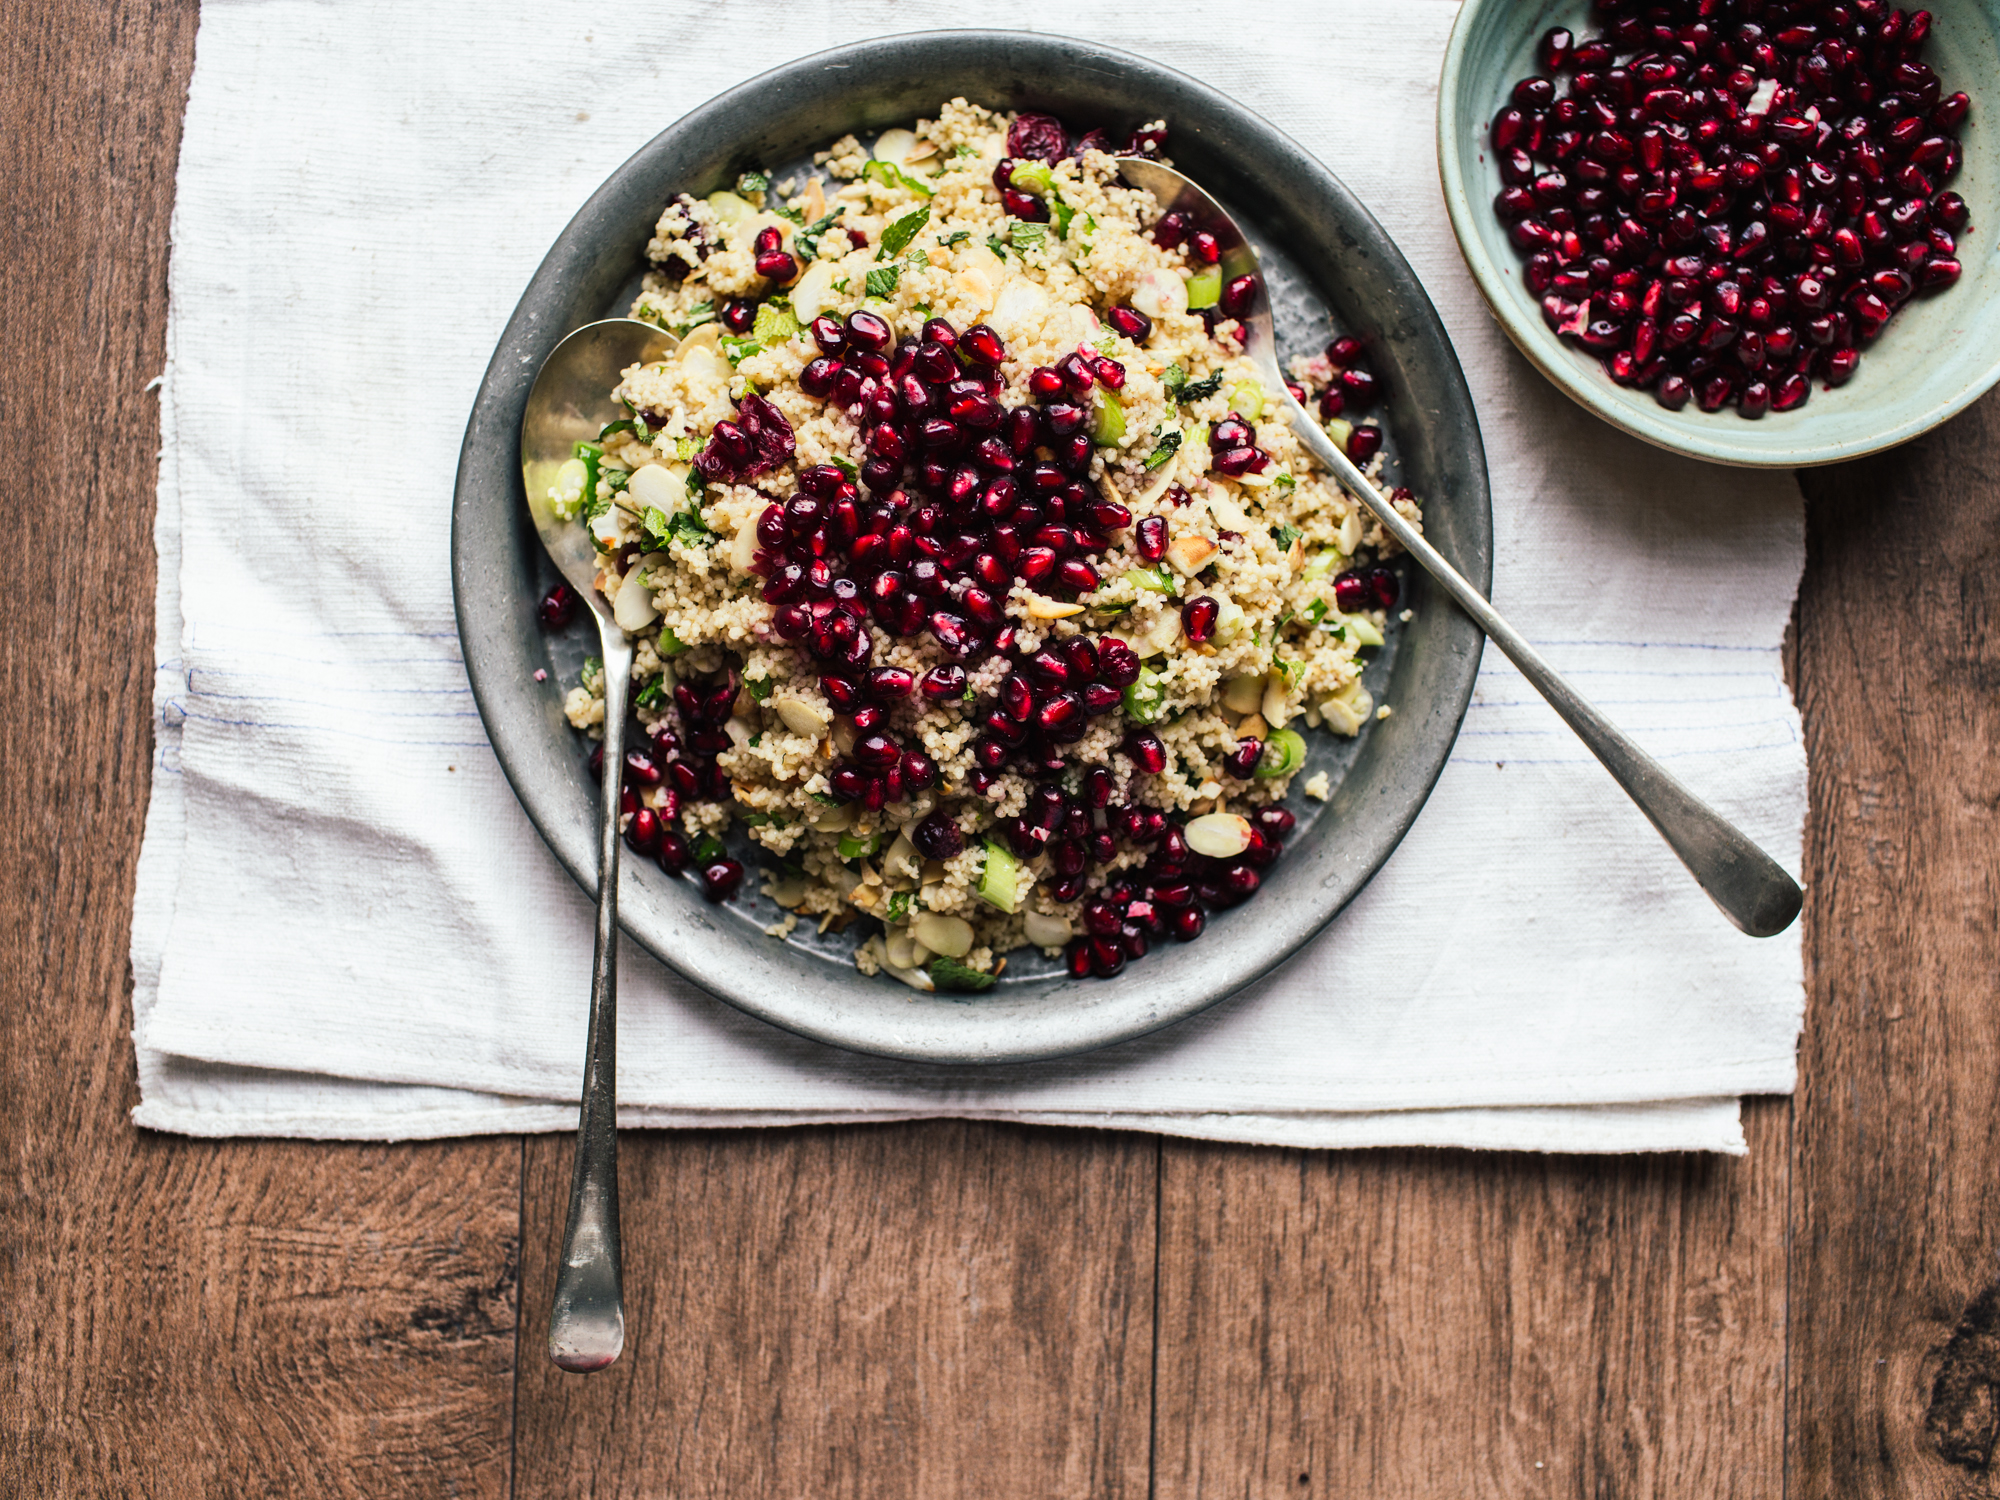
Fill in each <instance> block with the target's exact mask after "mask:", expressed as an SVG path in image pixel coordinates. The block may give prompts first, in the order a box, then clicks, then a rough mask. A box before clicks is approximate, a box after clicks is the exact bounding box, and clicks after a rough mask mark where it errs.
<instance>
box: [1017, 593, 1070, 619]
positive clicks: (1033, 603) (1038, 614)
mask: <svg viewBox="0 0 2000 1500" xmlns="http://www.w3.org/2000/svg"><path fill="white" fill-rule="evenodd" d="M1082 613H1083V606H1082V605H1081V604H1058V603H1057V602H1056V601H1055V600H1053V599H1044V598H1043V597H1042V596H1041V595H1040V594H1030V595H1028V618H1029V619H1031V620H1067V619H1068V618H1069V617H1070V616H1071V615H1080V614H1082Z"/></svg>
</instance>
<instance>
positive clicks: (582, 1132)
mask: <svg viewBox="0 0 2000 1500" xmlns="http://www.w3.org/2000/svg"><path fill="white" fill-rule="evenodd" d="M597 633H598V637H599V639H600V640H601V641H602V643H603V656H604V776H603V792H602V794H601V797H600V802H599V811H598V858H597V948H596V952H595V954H594V955H593V957H592V959H591V965H590V1039H589V1041H588V1042H587V1043H585V1046H584V1055H583V1111H582V1118H581V1120H580V1121H579V1123H578V1126H577V1133H576V1166H575V1169H574V1171H573V1172H572V1174H571V1177H570V1188H569V1222H568V1223H567V1224H566V1225H565V1226H564V1228H563V1245H562V1260H561V1262H560V1263H559V1264H558V1265H557V1267H556V1295H555V1305H554V1307H553V1308H552V1309H551V1311H550V1314H549V1358H550V1359H552V1360H554V1361H555V1362H556V1363H557V1364H558V1365H560V1366H561V1367H562V1368H563V1369H565V1370H572V1371H575V1372H577V1373H579V1374H587V1373H588V1372H590V1371H592V1370H601V1369H603V1368H604V1367H605V1366H606V1365H608V1364H610V1363H611V1362H612V1361H613V1360H615V1359H617V1358H618V1355H619V1353H620V1351H622V1350H623V1349H624V1347H625V1292H624V1281H623V1277H622V1275H621V1274H620V1269H619V1248H618V843H619V840H618V792H619V787H620V785H621V784H622V782H623V779H624V777H623V772H624V766H625V710H626V701H625V700H626V695H627V694H628V693H629V691H630V690H631V683H632V642H631V640H630V639H629V638H628V637H627V636H626V634H625V632H624V631H622V630H620V629H619V628H618V626H617V624H616V623H615V622H613V621H611V620H608V619H606V618H605V617H604V616H603V615H602V614H600V615H598V617H597Z"/></svg>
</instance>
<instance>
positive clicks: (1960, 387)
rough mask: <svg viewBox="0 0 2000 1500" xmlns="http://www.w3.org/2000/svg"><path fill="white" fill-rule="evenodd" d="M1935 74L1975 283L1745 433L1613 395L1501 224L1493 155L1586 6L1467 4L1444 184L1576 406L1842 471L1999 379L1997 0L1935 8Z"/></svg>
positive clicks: (1678, 448)
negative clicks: (1953, 149) (1510, 107)
mask: <svg viewBox="0 0 2000 1500" xmlns="http://www.w3.org/2000/svg"><path fill="white" fill-rule="evenodd" d="M1933 10H1934V14H1935V16H1936V23H1935V25H1934V27H1933V29H1932V32H1931V37H1930V41H1929V43H1928V45H1927V46H1926V48H1925V51H1924V60H1925V61H1926V62H1928V63H1929V64H1930V65H1931V66H1932V67H1933V68H1935V69H1936V70H1937V72H1938V74H1939V76H1940V77H1941V78H1942V79H1943V81H1944V88H1945V91H1946V92H1950V91H1952V90H1954V89H1964V90H1965V91H1966V92H1968V93H1969V94H1971V96H1972V113H1971V115H1970V117H1969V118H1968V119H1967V120H1966V122H1965V124H1964V125H1963V126H1962V127H1961V130H1960V139H1961V141H1962V142H1963V145H1964V151H1965V162H1964V165H1963V166H1962V167H1961V169H1960V170H1959V173H1958V175H1957V177H1955V178H1954V179H1953V180H1952V182H1951V183H1950V186H1951V188H1952V189H1953V190H1954V191H1955V192H1957V193H1959V194H1961V195H1962V196H1963V197H1964V198H1965V200H1966V203H1967V204H1968V205H1969V206H1970V208H1971V210H1972V227H1971V230H1970V232H1968V233H1966V234H1964V235H1962V236H1961V237H1960V239H1959V246H1958V250H1959V258H1960V260H1961V262H1962V263H1963V265H1964V268H1965V269H1964V272H1963V274H1962V275H1961V276H1960V278H1959V280H1958V283H1957V284H1956V285H1955V286H1953V287H1951V288H1950V289H1949V290H1947V291H1944V292H1942V293H1932V294H1926V295H1921V296H1919V297H1917V298H1915V299H1914V300H1912V301H1911V302H1910V303H1908V304H1906V305H1905V306H1904V307H1903V308H1902V309H1901V310H1900V311H1899V312H1898V313H1897V314H1896V316H1895V318H1894V319H1893V320H1892V321H1891V322H1890V323H1889V325H1888V327H1887V328H1886V329H1885V330H1884V332H1883V334H1882V336H1881V337H1880V338H1878V339H1877V340H1876V341H1875V343H1874V344H1873V345H1872V346H1870V347H1869V348H1868V349H1867V350H1866V351H1865V353H1864V354H1863V356H1862V359H1861V363H1860V365H1859V367H1858V368H1857V370H1856V372H1855V375H1854V378H1853V379H1852V380H1850V381H1849V382H1848V383H1847V384H1846V385H1845V386H1842V387H1841V388H1840V389H1838V390H1828V389H1826V388H1825V383H1824V382H1823V381H1815V382H1814V385H1813V390H1812V395H1811V397H1810V398H1809V399H1808V400H1807V401H1806V402H1805V404H1804V405H1802V406H1799V407H1796V408H1794V409H1793V410H1791V411H1789V412H1772V413H1770V414H1768V415H1767V416H1765V417H1763V418H1761V419H1759V420H1756V421H1747V420H1745V419H1744V418H1742V417H1740V416H1738V415H1737V414H1736V410H1735V408H1734V407H1725V408H1724V409H1723V410H1721V411H1719V412H1703V411H1701V410H1700V409H1699V408H1697V407H1696V406H1695V405H1694V404H1693V403H1689V404H1688V405H1687V406H1686V407H1684V408H1682V409H1681V410H1680V411H1678V412H1674V411H1668V410H1667V409H1666V408H1665V407H1663V406H1661V405H1660V404H1659V403H1658V402H1657V401H1655V400H1654V399H1653V395H1652V392H1650V391H1636V390H1628V389H1626V388H1624V387H1622V386H1619V385H1616V384H1614V383H1613V382H1612V380H1611V377H1610V376H1609V375H1608V374H1607V373H1606V372H1605V370H1604V367H1603V366H1602V365H1600V364H1599V363H1598V362H1597V360H1596V359H1594V358H1593V357H1591V356H1590V355H1589V354H1588V353H1586V352H1585V351H1584V350H1581V349H1579V348H1576V347H1575V346H1574V345H1572V344H1569V343H1566V342H1564V341H1563V340H1562V339H1559V338H1558V337H1557V336H1556V335H1555V334H1554V333H1553V332H1552V331H1551V330H1550V329H1549V327H1548V325H1547V324H1546V323H1544V322H1543V320H1542V313H1541V307H1540V305H1539V300H1538V299H1537V298H1536V297H1535V296H1534V295H1533V294H1532V293H1530V292H1529V291H1528V289H1527V288H1526V287H1525V286H1524V285H1523V284H1522V280H1521V273H1522V269H1523V265H1524V259H1525V258H1524V257H1523V256H1522V255H1521V253H1520V252H1519V251H1517V250H1515V248H1514V247H1513V245H1512V244H1510V243H1509V242H1508V239H1507V232H1506V227H1505V226H1504V225H1503V224H1502V223H1501V221H1500V218H1499V216H1498V215H1497V214H1496V213H1494V211H1493V199H1494V197H1495V195H1496V194H1498V193H1499V191H1500V188H1501V186H1502V184H1501V181H1500V172H1499V167H1498V164H1497V162H1496V161H1495V159H1494V153H1493V150H1492V148H1491V146H1490V144H1489V142H1488V136H1487V132H1488V129H1489V127H1490V125H1491V122H1492V119H1493V116H1494V115H1495V114H1496V113H1497V112H1498V111H1499V110H1500V109H1502V108H1503V107H1505V104H1506V101H1507V96H1508V93H1509V91H1510V90H1511V89H1512V87H1513V85H1514V84H1515V82H1516V81H1517V80H1519V79H1522V78H1525V77H1527V76H1528V75H1529V74H1531V73H1538V72H1540V71H1541V69H1540V67H1539V66H1538V64H1537V63H1536V61H1535V48H1536V44H1537V42H1539V40H1540V39H1541V37H1542V35H1543V33H1544V32H1546V31H1547V30H1548V29H1549V28H1550V27H1551V26H1565V27H1568V28H1569V29H1570V30H1571V31H1572V32H1574V33H1575V34H1577V35H1578V36H1579V37H1581V36H1583V35H1585V34H1587V33H1589V32H1591V31H1593V30H1595V29H1596V26H1595V25H1594V22H1595V21H1596V20H1597V12H1596V10H1595V8H1594V6H1592V5H1591V4H1590V3H1589V0H1465V4H1464V5H1463V6H1462V7H1461V8H1460V10H1459V12H1458V20H1457V23H1456V24H1455V25H1454V26H1453V28H1452V33H1451V41H1450V43H1449V45H1448V46H1447V47H1446V49H1445V60H1444V72H1443V76H1442V78H1441V80H1440V82H1439V87H1438V174H1439V177H1440V179H1441V181H1442V185H1443V188H1444V198H1445V205H1446V208H1447V209H1448V210H1449V212H1450V215H1451V227H1452V232H1453V233H1454V234H1456V235H1457V236H1458V244H1459V248H1460V250H1461V251H1463V253H1464V255H1465V260H1466V264H1467V265H1468V266H1470V267H1471V269H1472V274H1473V277H1474V279H1475V280H1476V281H1477V282H1478V283H1479V290H1480V292H1481V293H1482V294H1483V295H1484V296H1485V298H1486V302H1487V305H1488V306H1489V307H1491V308H1492V309H1493V315H1494V316H1495V317H1496V318H1498V319H1499V320H1500V325H1501V327H1503V328H1504V329H1506V331H1507V335H1508V337H1509V338H1511V339H1512V340H1513V341H1514V343H1515V344H1516V345H1517V346H1518V347H1519V348H1520V350H1521V352H1522V353H1523V354H1525V355H1526V356H1527V357H1528V359H1529V360H1530V361H1531V362H1532V363H1533V364H1534V366H1535V367H1536V368H1537V369H1538V370H1540V371H1541V372H1542V373H1543V374H1544V375H1546V376H1548V377H1549V379H1551V380H1553V381H1554V382H1555V383H1556V384H1557V385H1558V386H1560V387H1561V388H1562V390H1563V391H1564V392H1565V393H1566V394H1567V395H1569V396H1570V397H1571V398H1572V399H1573V400H1575V401H1576V402H1577V403H1578V404H1580V405H1582V406H1583V407H1585V408H1586V409H1588V410H1589V411H1591V412H1594V413H1595V414H1596V415H1598V416H1600V417H1602V418H1604V420H1605V421H1607V422H1609V423H1611V424H1612V425H1613V426H1615V427H1621V428H1623V429H1624V430H1625V431H1627V432H1629V433H1631V434H1632V435H1633V436H1635V437H1641V438H1644V439H1645V440H1646V441H1647V442H1649V443H1657V444H1658V445H1659V446H1660V447H1662V448H1671V449H1672V450H1673V451H1675V452H1676V453H1685V454H1688V455H1689V456H1690V457H1693V458H1701V459H1708V460H1710V461H1712V462H1715V463H1724V464H1740V465H1743V466H1745V467H1751V468H1794V467H1800V466H1804V465H1810V464H1825V463H1835V462H1837V461H1839V460H1841V459H1847V458H1856V457H1859V456H1860V455H1862V454H1864V453H1874V452H1878V451H1879V450H1881V449H1884V448H1890V447H1894V446H1895V445H1896V444H1898V443H1904V442H1908V441H1909V440H1910V439H1911V438H1913V437H1915V436H1917V434H1918V433H1921V432H1925V431H1928V430H1929V429H1930V428H1932V427H1935V426H1937V425H1938V423H1940V422H1942V421H1944V420H1945V419H1946V418H1947V417H1950V416H1951V415H1952V414H1953V413H1955V412H1957V411H1959V410H1960V409H1962V408H1963V407H1965V406H1967V405H1968V404H1970V403H1971V402H1972V401H1973V400H1975V399H1976V398H1977V397H1978V396H1979V395H1980V394H1981V393H1982V392H1984V391H1985V390H1986V389H1987V388H1988V387H1990V386H1991V385H1993V384H1994V382H1995V381H1996V380H2000V161H1996V151H2000V147H1996V144H1995V129H1994V125H1993V124H1992V123H1990V122H1989V120H1988V118H1987V115H1988V112H1989V111H2000V0H1933Z"/></svg>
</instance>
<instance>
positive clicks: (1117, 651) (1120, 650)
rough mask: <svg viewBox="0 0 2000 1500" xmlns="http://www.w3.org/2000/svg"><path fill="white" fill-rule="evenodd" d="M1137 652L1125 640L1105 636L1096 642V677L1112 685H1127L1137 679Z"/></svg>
mask: <svg viewBox="0 0 2000 1500" xmlns="http://www.w3.org/2000/svg"><path fill="white" fill-rule="evenodd" d="M1139 665H1140V664H1139V653H1138V652H1136V651H1134V650H1133V649H1132V648H1131V647H1130V646H1128V645H1126V644H1125V642H1123V641H1121V640H1117V639H1115V638H1113V637H1110V636H1106V637H1105V638H1103V639H1102V640H1100V641H1099V642H1098V643H1097V675H1098V678H1099V679H1100V680H1101V681H1103V682H1107V683H1109V684H1111V685H1112V686H1113V687H1120V688H1122V687H1129V686H1130V685H1131V684H1133V683H1135V682H1137V681H1138V680H1139Z"/></svg>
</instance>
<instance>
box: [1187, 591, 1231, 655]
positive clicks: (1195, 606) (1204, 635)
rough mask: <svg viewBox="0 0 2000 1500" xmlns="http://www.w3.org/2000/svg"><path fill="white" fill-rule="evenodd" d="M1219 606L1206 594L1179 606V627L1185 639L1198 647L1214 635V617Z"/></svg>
mask: <svg viewBox="0 0 2000 1500" xmlns="http://www.w3.org/2000/svg"><path fill="white" fill-rule="evenodd" d="M1220 611H1221V606H1220V605H1219V604H1217V603H1216V602H1215V600H1214V599H1212V598H1210V597H1209V596H1208V595H1207V594H1199V595H1197V596H1195V597H1194V598H1192V599H1190V600H1188V601H1187V603H1185V604H1183V605H1182V606H1181V627H1182V629H1184V630H1186V631H1187V638H1188V639H1189V640H1190V641H1192V642H1194V644H1195V645H1197V646H1199V645H1200V644H1201V643H1202V642H1204V641H1206V640H1207V639H1208V638H1209V637H1210V636H1211V635H1213V634H1215V621H1216V616H1217V615H1218V614H1219V613H1220Z"/></svg>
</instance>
